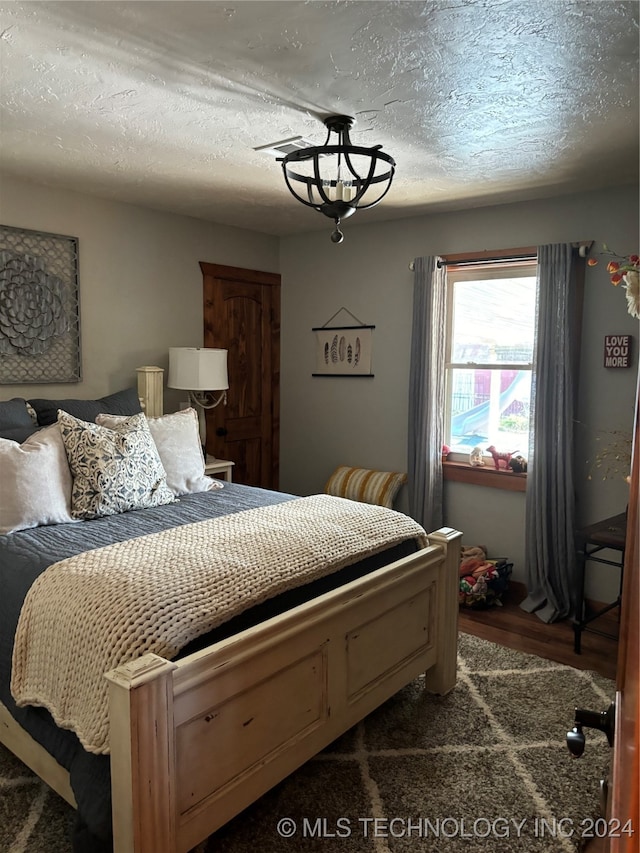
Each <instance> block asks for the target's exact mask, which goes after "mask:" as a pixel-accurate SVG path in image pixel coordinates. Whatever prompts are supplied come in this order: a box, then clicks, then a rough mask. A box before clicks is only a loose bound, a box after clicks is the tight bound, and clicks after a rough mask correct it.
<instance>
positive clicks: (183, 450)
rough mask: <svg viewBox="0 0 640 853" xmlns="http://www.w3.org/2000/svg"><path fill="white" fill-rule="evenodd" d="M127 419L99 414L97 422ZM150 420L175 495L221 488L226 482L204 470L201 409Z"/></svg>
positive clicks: (108, 425) (148, 421) (103, 423)
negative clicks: (199, 418)
mask: <svg viewBox="0 0 640 853" xmlns="http://www.w3.org/2000/svg"><path fill="white" fill-rule="evenodd" d="M125 420H127V418H124V417H122V416H117V415H98V416H97V417H96V423H97V424H102V425H103V426H106V427H112V428H113V426H114V425H115V424H118V423H122V422H123V421H125ZM147 423H148V424H149V429H150V431H151V435H152V436H153V440H154V441H155V443H156V447H157V448H158V453H159V455H160V460H161V462H162V465H163V466H164V470H165V471H166V472H167V485H168V486H169V488H170V489H171V491H172V492H173V494H174V495H187V494H190V493H192V492H208V491H209V490H210V489H221V488H222V483H221V482H220V481H219V480H214V479H213V478H212V477H207V476H206V475H205V473H204V456H203V454H202V445H201V444H200V427H199V424H198V413H197V412H196V410H195V409H182V410H181V411H179V412H174V413H173V414H171V415H162V416H161V417H159V418H148V419H147Z"/></svg>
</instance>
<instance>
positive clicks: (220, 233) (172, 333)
mask: <svg viewBox="0 0 640 853" xmlns="http://www.w3.org/2000/svg"><path fill="white" fill-rule="evenodd" d="M0 222H1V223H2V224H3V225H12V226H14V227H17V228H29V229H32V230H35V231H49V232H52V233H55V234H66V235H69V236H73V237H77V238H78V249H79V274H80V275H79V277H80V315H81V316H80V321H81V336H82V342H81V346H82V381H81V382H80V383H79V384H75V383H74V384H71V385H69V384H66V385H28V386H24V385H22V386H21V385H3V386H0V399H7V398H9V397H58V398H60V397H85V398H89V399H90V398H92V397H101V396H103V395H104V394H107V393H109V392H112V391H118V390H120V389H121V388H125V387H128V386H130V385H132V384H135V377H136V374H135V368H136V367H138V366H140V365H143V364H156V365H159V366H161V367H164V368H165V369H166V367H167V366H168V359H169V347H170V346H201V345H202V337H203V323H202V273H201V271H200V267H199V265H198V263H199V261H212V262H215V263H219V264H229V265H231V266H241V267H249V268H255V269H261V270H265V271H267V272H277V271H278V264H279V261H278V239H277V238H276V237H271V236H267V235H264V234H256V233H254V232H253V231H243V230H241V229H239V228H230V227H227V226H223V225H213V224H212V223H209V222H203V221H200V220H197V219H192V218H189V217H186V216H175V215H171V214H167V213H161V212H158V211H153V210H147V209H145V208H141V207H135V206H133V205H128V204H120V203H117V202H111V201H105V200H102V199H96V198H91V197H89V196H86V195H82V194H80V193H74V192H64V191H61V190H55V189H50V188H45V187H41V186H38V185H35V184H31V183H27V182H25V181H20V180H16V179H14V178H9V177H7V176H2V177H0ZM182 396H184V395H182ZM179 397H180V392H178V391H169V390H168V391H167V399H166V408H167V409H171V408H177V407H178V402H179Z"/></svg>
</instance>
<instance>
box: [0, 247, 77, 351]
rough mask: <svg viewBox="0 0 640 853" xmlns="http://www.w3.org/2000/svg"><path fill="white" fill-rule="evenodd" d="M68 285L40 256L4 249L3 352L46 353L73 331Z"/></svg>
mask: <svg viewBox="0 0 640 853" xmlns="http://www.w3.org/2000/svg"><path fill="white" fill-rule="evenodd" d="M64 287H65V285H64V282H63V281H61V279H59V278H57V277H56V276H54V275H50V274H49V273H47V271H46V270H45V268H44V263H43V261H42V260H41V259H40V258H38V257H35V256H33V255H17V254H14V253H13V252H8V251H0V353H3V354H5V355H9V354H17V355H32V356H33V355H42V354H43V353H46V352H47V350H48V349H49V348H50V346H51V343H52V341H53V339H54V338H55V337H56V336H59V335H63V334H65V333H66V332H67V331H68V330H69V328H70V323H69V318H68V317H67V314H66V311H65V306H64V301H63V298H62V294H63V293H64Z"/></svg>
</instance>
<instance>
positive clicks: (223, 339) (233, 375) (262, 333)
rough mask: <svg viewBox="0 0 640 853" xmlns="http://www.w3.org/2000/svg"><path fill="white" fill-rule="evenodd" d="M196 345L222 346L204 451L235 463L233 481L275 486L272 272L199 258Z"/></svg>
mask: <svg viewBox="0 0 640 853" xmlns="http://www.w3.org/2000/svg"><path fill="white" fill-rule="evenodd" d="M200 267H201V269H202V273H203V297H204V346H205V347H219V348H222V349H227V350H228V351H229V356H228V369H229V390H228V392H227V405H226V406H225V405H219V406H217V407H216V408H215V409H210V410H208V411H207V452H208V453H211V454H213V455H214V456H217V457H219V458H221V459H229V460H231V461H232V462H234V463H235V467H234V469H233V479H234V481H235V482H238V483H244V484H246V485H250V486H260V487H262V488H264V489H277V488H278V465H279V438H280V435H279V432H280V430H279V427H280V421H279V408H280V276H279V275H276V274H275V273H266V272H259V271H257V270H248V269H240V268H237V267H228V266H221V265H220V264H209V263H205V262H202V263H201V264H200Z"/></svg>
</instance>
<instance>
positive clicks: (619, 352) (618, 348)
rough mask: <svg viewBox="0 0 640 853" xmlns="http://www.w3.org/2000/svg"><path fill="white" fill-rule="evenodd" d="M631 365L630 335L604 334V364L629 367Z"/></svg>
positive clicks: (606, 365)
mask: <svg viewBox="0 0 640 853" xmlns="http://www.w3.org/2000/svg"><path fill="white" fill-rule="evenodd" d="M630 365H631V335H605V336H604V366H605V367H629V366H630Z"/></svg>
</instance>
